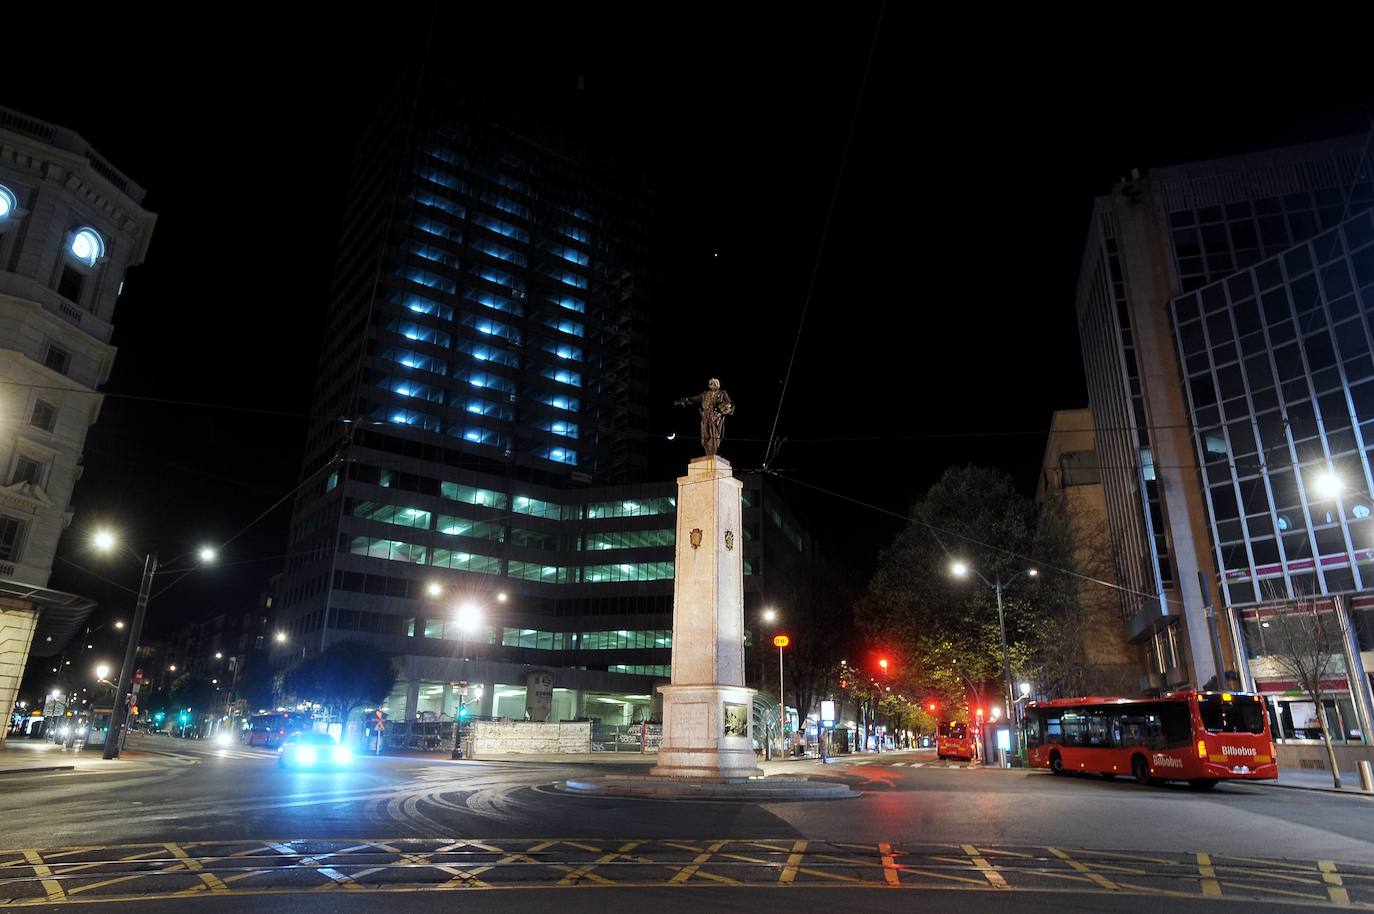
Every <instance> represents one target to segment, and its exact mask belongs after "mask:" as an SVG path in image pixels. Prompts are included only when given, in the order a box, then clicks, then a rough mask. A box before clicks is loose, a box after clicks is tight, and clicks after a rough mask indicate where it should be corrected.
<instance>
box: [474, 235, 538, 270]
mask: <svg viewBox="0 0 1374 914" xmlns="http://www.w3.org/2000/svg"><path fill="white" fill-rule="evenodd" d="M472 249H473V250H474V251H481V252H482V253H483V254H486V255H488V256H490V257H495V258H497V259H498V260H504V261H506V262H507V263H513V264H517V265H519V266H522V267H523V266H525V265H526V264H527V263H528V261H527V260H526V259H525V255H524V254H522V253H520V252H519V251H517V250H515V249H514V248H508V247H506V246H505V245H500V244H497V243H496V242H494V241H487V240H486V239H483V238H474V239H473V241H472Z"/></svg>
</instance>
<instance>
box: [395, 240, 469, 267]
mask: <svg viewBox="0 0 1374 914" xmlns="http://www.w3.org/2000/svg"><path fill="white" fill-rule="evenodd" d="M406 249H407V250H408V251H410V253H412V254H414V255H415V256H416V257H423V258H424V259H425V260H428V261H431V262H433V263H441V264H443V265H444V266H446V267H453V268H454V269H455V270H456V269H458V267H459V264H458V255H457V254H454V253H451V252H450V251H447V250H445V249H444V248H441V247H439V246H438V245H437V244H425V243H424V242H423V241H412V242H410V243H408V244H407V245H406Z"/></svg>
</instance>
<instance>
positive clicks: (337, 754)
mask: <svg viewBox="0 0 1374 914" xmlns="http://www.w3.org/2000/svg"><path fill="white" fill-rule="evenodd" d="M352 763H353V753H352V752H351V751H349V748H348V747H347V746H343V745H340V744H339V741H338V740H336V739H335V738H334V737H332V736H330V735H329V734H328V733H320V732H318V731H311V732H301V733H293V734H291V735H290V736H289V737H287V738H286V740H285V741H284V742H282V744H281V745H280V746H279V747H278V748H277V765H278V767H281V768H308V769H312V770H321V769H326V768H345V767H347V766H349V765H351V764H352Z"/></svg>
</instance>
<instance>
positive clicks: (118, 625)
mask: <svg viewBox="0 0 1374 914" xmlns="http://www.w3.org/2000/svg"><path fill="white" fill-rule="evenodd" d="M123 627H124V620H123V619H117V620H115V628H121V629H122V628H123Z"/></svg>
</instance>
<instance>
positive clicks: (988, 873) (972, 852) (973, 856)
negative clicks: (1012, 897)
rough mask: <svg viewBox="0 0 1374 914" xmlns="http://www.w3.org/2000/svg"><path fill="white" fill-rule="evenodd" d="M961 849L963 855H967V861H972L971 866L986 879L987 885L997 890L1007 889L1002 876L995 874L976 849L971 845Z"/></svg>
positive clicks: (995, 871)
mask: <svg viewBox="0 0 1374 914" xmlns="http://www.w3.org/2000/svg"><path fill="white" fill-rule="evenodd" d="M963 848H964V853H966V854H968V857H969V859H970V860H972V861H973V865H974V866H976V867H977V868H978V869H979V870H980V871H982V873H983V876H984V877H986V878H987V880H988V882H989V883H991V884H992V885H995V886H997V887H998V888H999V889H1005V888H1006V887H1007V880H1005V879H1003V878H1002V874H1001V873H999V872H997V870H996V869H995V868H994V867H993V866H992V864H990V863H988V862H987V860H985V859H984V858H983V855H982V854H980V853H978V848H976V847H974V846H973V845H972V844H965V845H963Z"/></svg>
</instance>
